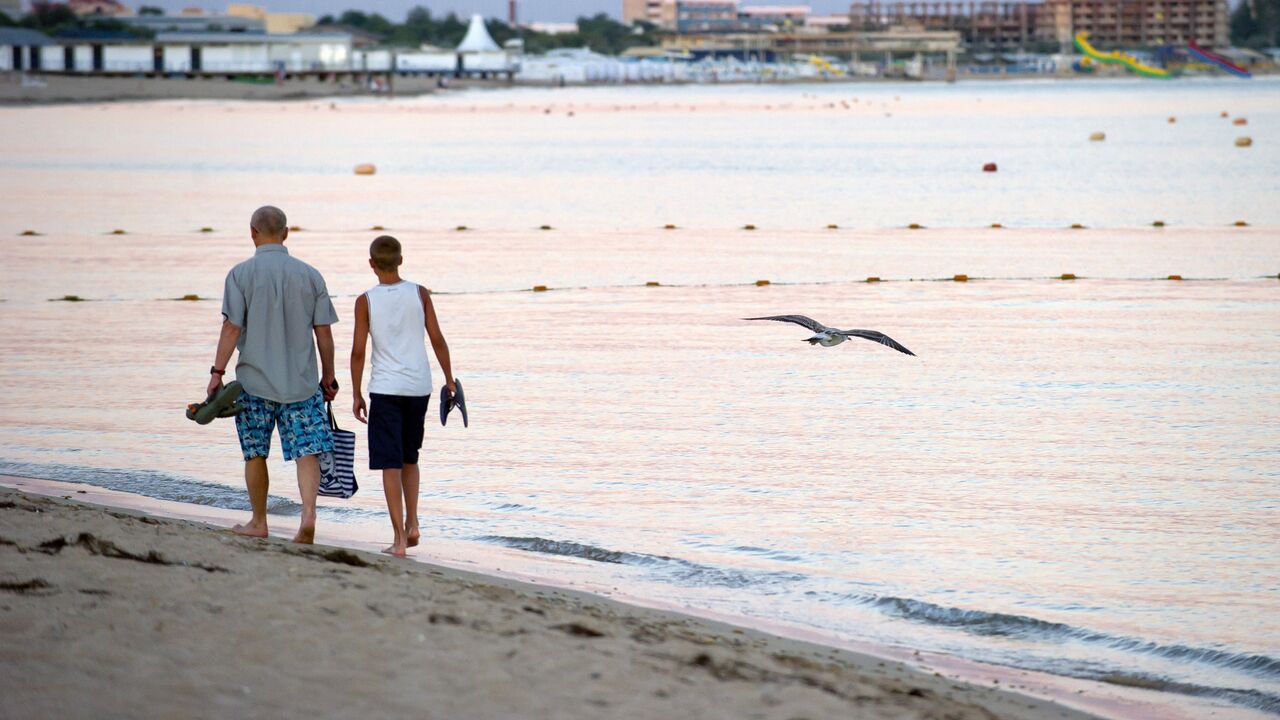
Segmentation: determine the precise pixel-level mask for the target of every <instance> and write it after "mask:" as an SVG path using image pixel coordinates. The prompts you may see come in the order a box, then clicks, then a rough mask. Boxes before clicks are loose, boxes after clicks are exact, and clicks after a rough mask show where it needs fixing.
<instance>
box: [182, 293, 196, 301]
mask: <svg viewBox="0 0 1280 720" xmlns="http://www.w3.org/2000/svg"><path fill="white" fill-rule="evenodd" d="M178 299H179V300H186V301H187V302H195V301H196V300H199V299H200V296H199V295H196V294H195V293H191V294H189V295H183V296H182V297H180V298H178Z"/></svg>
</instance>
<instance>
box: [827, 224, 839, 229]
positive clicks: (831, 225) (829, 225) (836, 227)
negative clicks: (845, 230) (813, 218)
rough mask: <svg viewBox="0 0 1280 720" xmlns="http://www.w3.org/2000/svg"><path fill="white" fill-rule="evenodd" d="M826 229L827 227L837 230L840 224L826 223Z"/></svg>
mask: <svg viewBox="0 0 1280 720" xmlns="http://www.w3.org/2000/svg"><path fill="white" fill-rule="evenodd" d="M827 229H828V230H839V229H840V226H839V225H837V224H835V223H828V224H827Z"/></svg>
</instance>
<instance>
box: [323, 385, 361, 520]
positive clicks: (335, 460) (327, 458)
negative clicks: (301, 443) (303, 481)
mask: <svg viewBox="0 0 1280 720" xmlns="http://www.w3.org/2000/svg"><path fill="white" fill-rule="evenodd" d="M329 431H330V432H332V433H333V451H332V452H326V453H320V494H321V495H324V496H327V497H339V498H349V497H351V496H352V495H355V494H356V491H357V490H359V489H360V485H359V484H357V483H356V471H355V464H356V434H355V433H353V432H351V431H349V430H343V429H342V428H340V427H338V423H337V421H336V420H334V419H333V403H329Z"/></svg>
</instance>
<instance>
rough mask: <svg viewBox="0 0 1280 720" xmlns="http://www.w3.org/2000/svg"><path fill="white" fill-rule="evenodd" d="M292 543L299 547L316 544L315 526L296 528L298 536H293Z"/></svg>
mask: <svg viewBox="0 0 1280 720" xmlns="http://www.w3.org/2000/svg"><path fill="white" fill-rule="evenodd" d="M293 541H294V542H296V543H298V544H299V545H314V544H315V542H316V526H315V525H312V526H311V527H300V528H298V534H297V535H294V536H293Z"/></svg>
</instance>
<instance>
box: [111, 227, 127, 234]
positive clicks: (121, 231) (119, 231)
mask: <svg viewBox="0 0 1280 720" xmlns="http://www.w3.org/2000/svg"><path fill="white" fill-rule="evenodd" d="M111 234H112V235H124V234H125V232H124V230H121V229H120V228H116V229H115V230H112V231H111Z"/></svg>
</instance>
